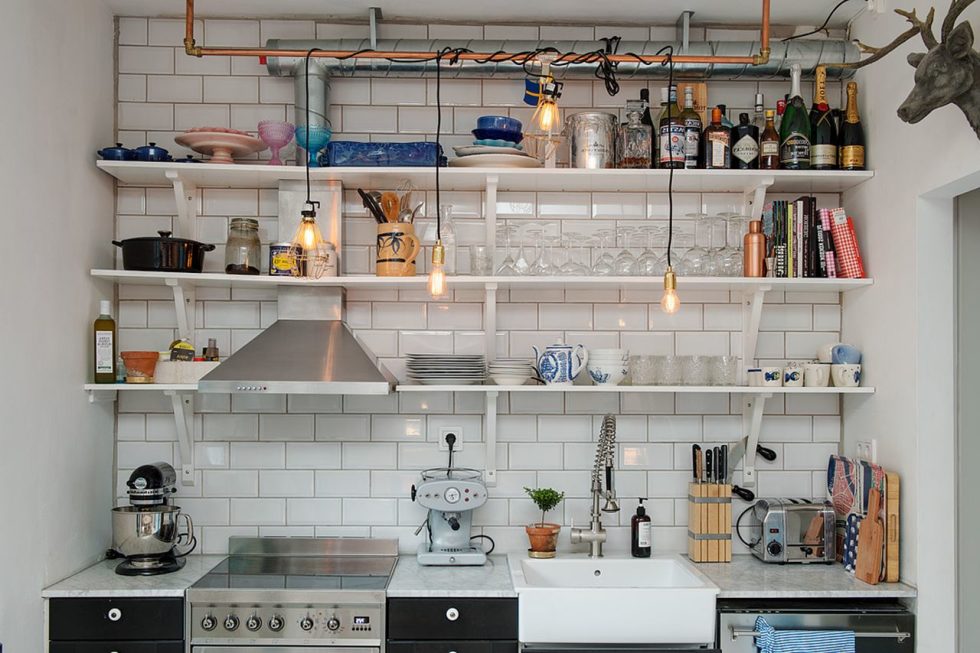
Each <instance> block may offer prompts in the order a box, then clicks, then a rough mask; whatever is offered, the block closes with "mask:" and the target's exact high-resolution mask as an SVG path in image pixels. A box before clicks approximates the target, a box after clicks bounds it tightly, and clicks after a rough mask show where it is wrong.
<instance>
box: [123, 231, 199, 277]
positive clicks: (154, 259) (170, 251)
mask: <svg viewBox="0 0 980 653" xmlns="http://www.w3.org/2000/svg"><path fill="white" fill-rule="evenodd" d="M157 233H158V234H160V235H159V236H144V237H140V238H127V239H125V240H122V241H119V240H114V241H112V244H113V245H115V246H116V247H120V248H122V255H123V268H124V269H126V270H141V271H144V272H200V271H201V270H202V269H203V267H204V253H205V252H210V251H212V250H213V249H214V245H211V244H205V243H199V242H197V241H196V240H188V239H186V238H172V237H171V235H170V232H169V231H158V232H157Z"/></svg>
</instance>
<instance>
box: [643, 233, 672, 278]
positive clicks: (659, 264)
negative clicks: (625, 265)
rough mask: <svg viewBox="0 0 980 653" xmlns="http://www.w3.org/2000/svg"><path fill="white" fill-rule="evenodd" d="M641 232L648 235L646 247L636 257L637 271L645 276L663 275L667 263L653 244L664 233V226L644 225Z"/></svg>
mask: <svg viewBox="0 0 980 653" xmlns="http://www.w3.org/2000/svg"><path fill="white" fill-rule="evenodd" d="M641 232H642V233H643V234H644V235H645V236H646V249H644V250H643V252H642V253H641V254H640V255H639V256H638V257H637V259H636V273H637V274H639V275H640V276H644V277H658V276H661V275H663V273H664V270H665V269H666V263H665V261H664V259H663V258H662V257H661V256H658V255H657V253H656V252H655V251H653V245H654V242H655V241H656V239H657V238H658V237H659V236H660V235H662V234H663V232H664V230H663V227H644V228H643V229H642V230H641Z"/></svg>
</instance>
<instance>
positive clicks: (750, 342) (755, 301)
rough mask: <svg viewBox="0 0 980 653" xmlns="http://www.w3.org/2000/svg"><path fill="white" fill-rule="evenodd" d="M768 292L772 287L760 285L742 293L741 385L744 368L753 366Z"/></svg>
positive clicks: (744, 380) (743, 382)
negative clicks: (763, 307)
mask: <svg viewBox="0 0 980 653" xmlns="http://www.w3.org/2000/svg"><path fill="white" fill-rule="evenodd" d="M770 290H772V286H769V285H761V286H758V287H757V288H753V289H752V290H747V291H745V292H743V293H742V368H741V369H740V370H739V372H738V375H739V376H738V378H739V383H740V384H741V385H747V383H746V377H745V370H746V368H749V367H753V366H754V365H755V358H756V349H757V347H758V344H759V323H760V322H761V320H762V306H763V304H764V303H765V299H766V293H767V292H768V291H770Z"/></svg>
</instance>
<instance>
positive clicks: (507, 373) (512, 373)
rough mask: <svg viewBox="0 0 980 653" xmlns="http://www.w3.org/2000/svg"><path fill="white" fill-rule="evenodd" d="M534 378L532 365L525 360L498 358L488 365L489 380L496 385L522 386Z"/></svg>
mask: <svg viewBox="0 0 980 653" xmlns="http://www.w3.org/2000/svg"><path fill="white" fill-rule="evenodd" d="M532 376H534V365H533V364H532V363H531V361H530V360H528V359H526V358H498V359H497V360H495V361H493V362H492V363H490V378H491V379H493V382H494V383H496V384H497V385H524V384H525V383H527V381H528V379H530V378H531V377H532Z"/></svg>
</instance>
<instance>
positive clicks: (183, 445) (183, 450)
mask: <svg viewBox="0 0 980 653" xmlns="http://www.w3.org/2000/svg"><path fill="white" fill-rule="evenodd" d="M166 394H167V395H168V396H169V397H170V403H171V406H172V407H173V411H174V422H175V423H176V425H177V444H178V445H179V446H180V482H181V484H182V485H194V394H193V393H191V392H177V391H174V390H167V391H166Z"/></svg>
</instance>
